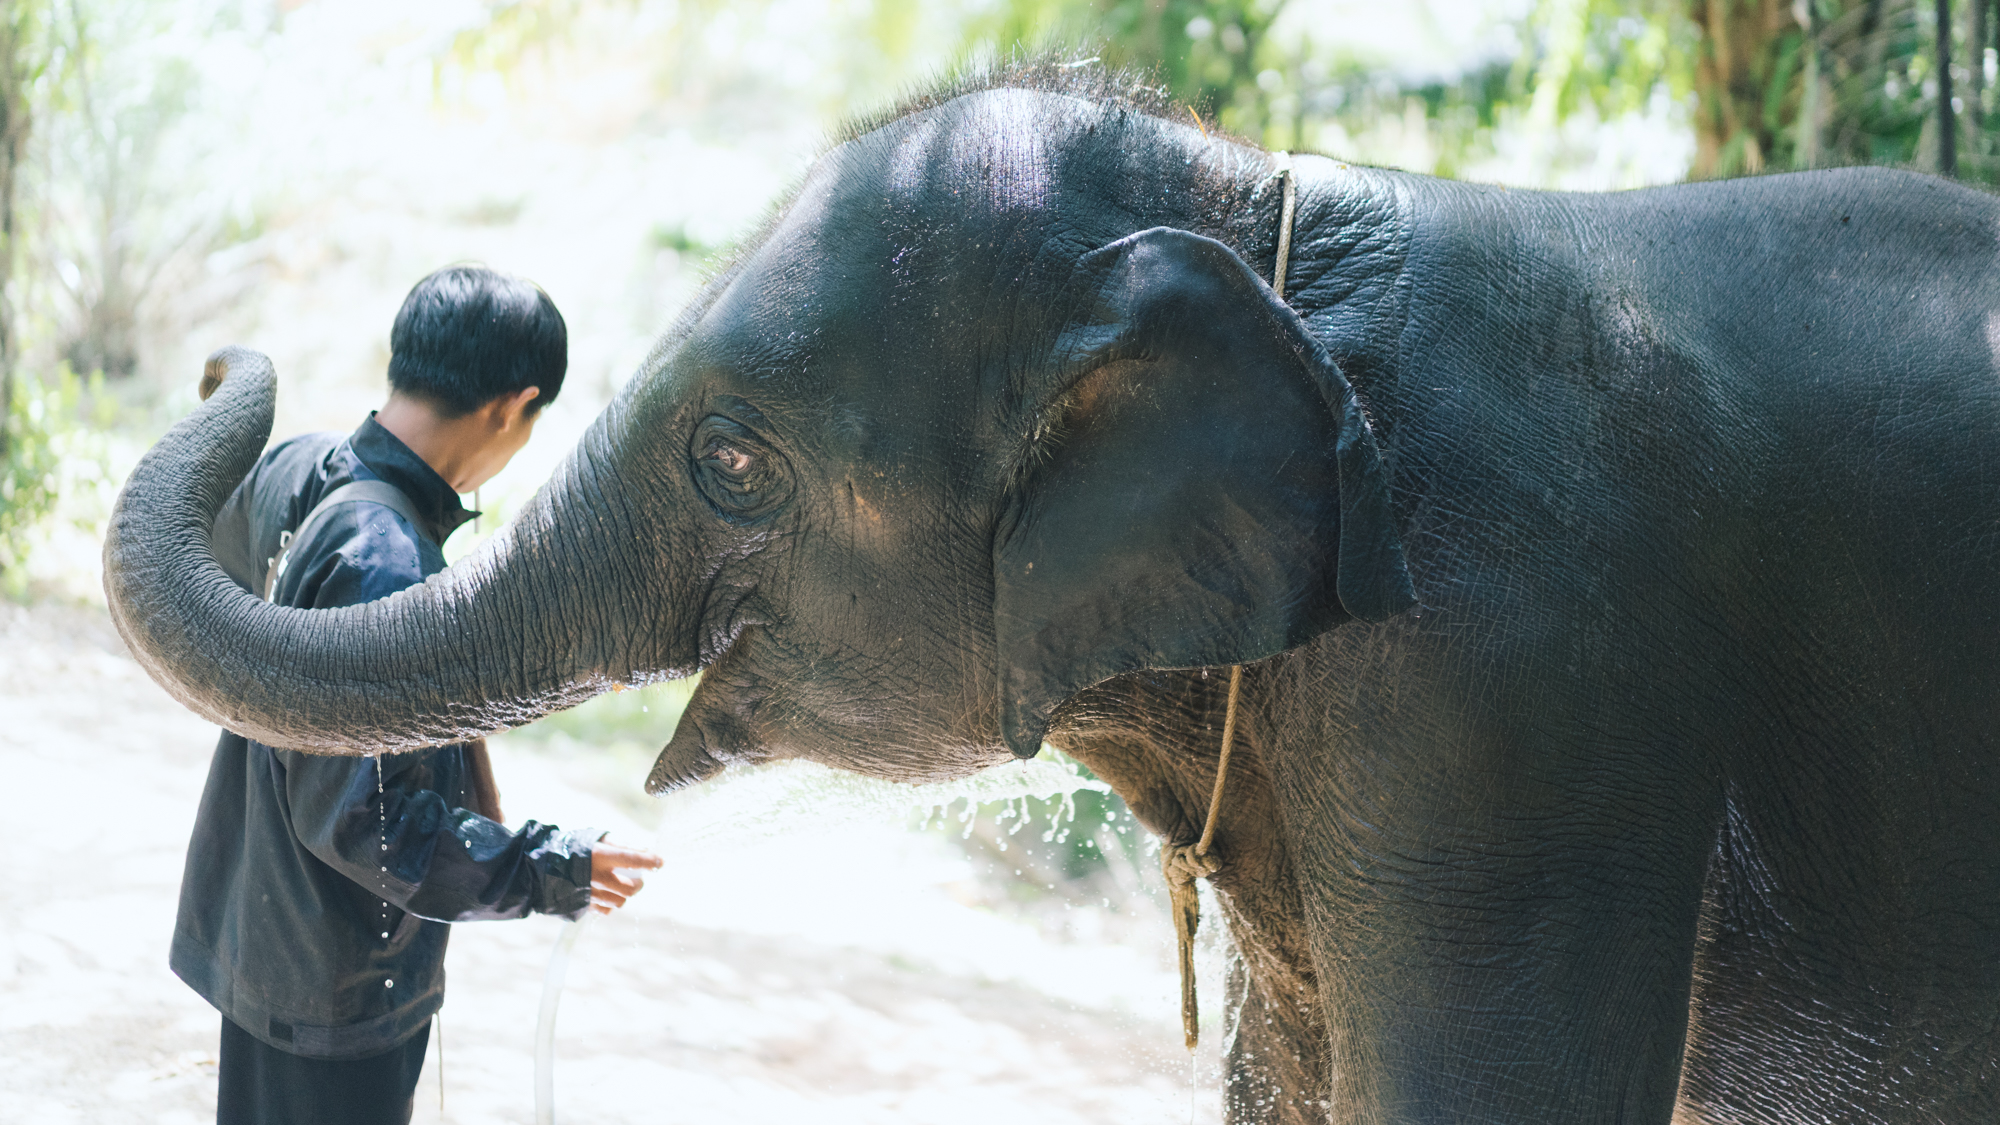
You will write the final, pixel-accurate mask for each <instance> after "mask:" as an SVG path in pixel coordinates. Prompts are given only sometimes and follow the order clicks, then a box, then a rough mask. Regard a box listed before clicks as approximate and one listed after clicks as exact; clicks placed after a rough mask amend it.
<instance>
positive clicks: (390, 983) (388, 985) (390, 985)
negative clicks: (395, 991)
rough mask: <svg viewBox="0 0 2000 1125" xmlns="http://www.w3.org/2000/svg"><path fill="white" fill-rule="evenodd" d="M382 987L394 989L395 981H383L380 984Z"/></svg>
mask: <svg viewBox="0 0 2000 1125" xmlns="http://www.w3.org/2000/svg"><path fill="white" fill-rule="evenodd" d="M382 987H383V988H394V987H396V982H395V981H393V980H385V981H383V982H382Z"/></svg>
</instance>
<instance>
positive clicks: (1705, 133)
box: [1688, 0, 1804, 179]
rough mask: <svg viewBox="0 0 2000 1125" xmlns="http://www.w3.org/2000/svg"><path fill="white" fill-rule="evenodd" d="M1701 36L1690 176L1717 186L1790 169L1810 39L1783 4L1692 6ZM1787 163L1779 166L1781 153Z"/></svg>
mask: <svg viewBox="0 0 2000 1125" xmlns="http://www.w3.org/2000/svg"><path fill="white" fill-rule="evenodd" d="M1688 16H1689V18H1691V19H1692V20H1694V22H1695V24H1696V25H1697V26H1699V27H1700V28H1701V46H1700V47H1699V48H1698V54H1697V56H1696V59H1695V76H1694V86H1695V115H1694V128H1695V157H1694V167H1693V168H1692V169H1691V170H1690V172H1689V175H1690V176H1691V177H1692V178H1694V179H1714V178H1717V177H1721V176H1735V175H1743V174H1755V173H1758V172H1762V171H1764V170H1765V168H1766V167H1769V166H1772V165H1773V164H1774V163H1775V164H1776V166H1778V167H1783V166H1786V165H1788V164H1789V163H1790V162H1791V161H1790V160H1789V156H1790V149H1791V147H1792V146H1791V143H1790V138H1788V137H1786V135H1785V133H1786V130H1787V128H1788V127H1790V126H1792V125H1794V124H1795V122H1796V119H1797V116H1798V101H1799V98H1798V92H1797V91H1796V90H1795V89H1793V88H1792V87H1793V86H1794V83H1793V81H1792V76H1793V75H1794V74H1795V73H1796V72H1797V69H1798V66H1799V63H1800V62H1801V61H1802V59H1801V58H1800V51H1799V47H1800V45H1801V43H1802V41H1803V39H1804V36H1803V35H1801V34H1800V31H1801V29H1800V28H1799V25H1798V21H1797V19H1796V18H1794V16H1793V14H1792V5H1791V4H1790V3H1787V2H1783V0H1690V3H1689V6H1688ZM1781 148H1782V149H1783V150H1784V157H1786V158H1785V159H1778V158H1779V156H1780V149H1781Z"/></svg>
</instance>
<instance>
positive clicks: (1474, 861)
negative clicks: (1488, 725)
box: [1272, 724, 1721, 1125]
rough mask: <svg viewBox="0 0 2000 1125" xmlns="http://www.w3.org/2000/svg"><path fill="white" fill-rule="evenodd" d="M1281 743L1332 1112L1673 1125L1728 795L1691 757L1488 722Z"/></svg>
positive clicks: (1284, 795) (1364, 1117)
mask: <svg viewBox="0 0 2000 1125" xmlns="http://www.w3.org/2000/svg"><path fill="white" fill-rule="evenodd" d="M1302 725H1303V724H1302ZM1272 757H1273V759H1274V761H1275V762H1276V763H1277V767H1278V768H1277V773H1278V793H1279V799H1280V803H1281V805H1282V807H1283V809H1284V813H1285V818H1286V820H1287V822H1288V823H1290V824H1291V825H1293V826H1294V827H1295V838H1296V839H1297V840H1298V841H1299V850H1300V854H1299V855H1298V864H1299V868H1300V870H1301V871H1302V872H1305V873H1307V874H1306V876H1305V878H1304V879H1303V882H1304V886H1305V894H1306V919H1307V926H1308V932H1309V934H1310V939H1311V943H1312V949H1313V954H1314V959H1315V961H1316V963H1317V965H1318V974H1319V985H1320V989H1321V992H1322V995H1323V998H1324V999H1323V1009H1324V1011H1325V1012H1326V1017H1327V1023H1328V1028H1329V1038H1330V1043H1331V1060H1330V1063H1331V1079H1332V1110H1331V1114H1330V1118H1331V1120H1332V1121H1335V1122H1341V1123H1350V1122H1352V1123H1360V1122H1366V1123H1369V1125H1378V1123H1379V1125H1390V1123H1393V1125H1423V1123H1433V1122H1434V1123H1438V1125H1443V1123H1445V1122H1465V1121H1478V1122H1482V1123H1484V1125H1501V1123H1509V1122H1518V1123H1521V1125H1530V1123H1532V1125H1567V1123H1574V1125H1601V1123H1603V1122H1611V1121H1616V1122H1624V1123H1628V1125H1667V1122H1668V1121H1669V1120H1670V1119H1671V1117H1672V1115H1673V1111H1674V1104H1675V1095H1676V1090H1677V1086H1678V1082H1679V1074H1680V1063H1681V1053H1682V1046H1683V1043H1684V1040H1685V1033H1686V1027H1687V1017H1688V997H1689V989H1690V976H1691V972H1692V963H1693V952H1694V943H1695V937H1696V929H1697V921H1698V918H1699V914H1700V904H1701V898H1702V887H1703V880H1704V876H1705V873H1706V870H1707V861H1708V859H1709V855H1710V853H1711V851H1712V848H1713V843H1714V840H1715V831H1716V822H1717V820H1718V818H1719V815H1720V804H1721V794H1720V786H1719V785H1716V786H1715V787H1714V788H1715V793H1714V794H1713V800H1711V799H1710V798H1709V794H1708V793H1707V792H1706V790H1705V789H1703V787H1702V785H1701V784H1700V783H1698V782H1697V783H1693V784H1690V782H1689V781H1688V778H1699V777H1701V774H1700V773H1699V772H1698V771H1690V769H1689V755H1686V754H1684V753H1682V752H1680V751H1678V750H1676V749H1675V748H1673V747H1671V746H1658V745H1654V746H1645V745H1643V744H1639V743H1631V744H1618V743H1581V742H1580V743H1578V744H1575V745H1562V744H1555V745H1551V744H1549V743H1546V742H1545V743H1540V744H1537V743H1534V742H1531V741H1528V740H1526V739H1521V740H1519V741H1515V740H1506V739H1503V740H1495V741H1488V740H1486V739H1482V738H1480V737H1478V736H1476V735H1472V736H1460V737H1457V738H1454V739H1453V740H1450V741H1448V742H1446V743H1443V744H1440V743H1438V742H1433V741H1428V740H1425V741H1421V742H1419V741H1418V740H1416V739H1411V740H1409V741H1408V742H1401V741H1398V740H1397V739H1395V738H1388V739H1384V740H1383V742H1382V743H1380V744H1377V745H1373V746H1370V745H1368V744H1366V743H1363V742H1361V741H1360V740H1358V739H1354V738H1352V737H1349V738H1347V739H1338V738H1330V739H1329V740H1328V741H1327V742H1326V743H1322V744H1320V745H1318V746H1293V747H1290V748H1289V752H1288V748H1282V747H1281V748H1280V749H1279V751H1278V752H1275V753H1274V754H1273V755H1272Z"/></svg>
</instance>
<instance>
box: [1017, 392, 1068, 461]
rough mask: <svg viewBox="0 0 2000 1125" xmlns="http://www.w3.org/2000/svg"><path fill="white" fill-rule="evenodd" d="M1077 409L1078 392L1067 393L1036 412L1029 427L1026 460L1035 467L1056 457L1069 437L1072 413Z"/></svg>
mask: <svg viewBox="0 0 2000 1125" xmlns="http://www.w3.org/2000/svg"><path fill="white" fill-rule="evenodd" d="M1075 408H1076V392H1074V391H1065V392H1064V393H1062V394H1060V395H1058V396H1056V397H1055V398H1054V399H1053V400H1051V401H1050V402H1049V404H1048V405H1047V406H1045V407H1043V408H1042V409H1040V410H1038V411H1036V412H1035V416H1034V418H1033V420H1032V421H1030V423H1029V425H1028V434H1027V438H1028V446H1027V449H1026V451H1025V452H1026V454H1027V458H1026V459H1028V460H1031V461H1032V462H1033V464H1034V465H1045V464H1047V463H1048V461H1049V458H1051V457H1053V456H1055V451H1056V448H1057V447H1058V446H1060V445H1062V443H1063V439H1064V438H1066V437H1068V436H1069V417H1070V411H1072V410H1074V409H1075ZM1031 467H1032V466H1031Z"/></svg>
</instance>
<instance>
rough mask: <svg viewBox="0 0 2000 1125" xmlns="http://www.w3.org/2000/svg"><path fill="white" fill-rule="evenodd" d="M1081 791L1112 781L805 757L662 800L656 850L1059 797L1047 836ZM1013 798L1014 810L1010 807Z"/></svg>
mask: <svg viewBox="0 0 2000 1125" xmlns="http://www.w3.org/2000/svg"><path fill="white" fill-rule="evenodd" d="M1079 790H1089V791H1091V792H1095V793H1109V792H1110V791H1111V787H1110V786H1108V785H1106V784H1104V783H1103V782H1101V781H1098V780H1096V779H1095V778H1091V777H1086V776H1084V774H1083V771H1082V770H1081V769H1080V768H1079V767H1078V766H1077V764H1076V763H1075V762H1073V761H1071V760H1069V759H1068V758H1067V757H1060V756H1055V755H1050V756H1046V757H1043V758H1036V759H1032V760H1029V761H1025V762H1020V763H1017V764H1012V765H1000V766H995V767H993V768H992V769H988V770H984V771H981V772H980V773H977V774H973V775H972V776H970V777H966V778H962V779H959V780H957V781H951V782H943V783H938V784H931V785H908V784H903V783H900V782H893V781H881V780H877V779H875V778H869V777H863V776H861V775H859V774H854V773H848V772H845V771H842V770H834V769H829V768H827V767H825V766H820V765H815V764H812V763H809V762H780V763H776V764H773V765H769V766H760V767H753V768H749V769H731V770H729V771H727V772H725V773H724V774H723V775H722V776H720V777H718V778H715V779H714V780H711V781H709V782H707V783H706V784H703V785H701V786H698V787H696V788H694V789H693V790H690V791H688V792H687V793H684V794H680V795H677V796H676V797H673V798H669V801H670V802H672V803H673V804H675V805H678V806H680V807H677V808H676V807H670V808H668V809H667V810H664V815H663V816H662V817H661V819H660V828H659V831H658V832H657V833H656V835H655V838H654V842H653V848H654V850H655V851H657V852H659V853H660V854H662V855H668V856H673V855H678V854H681V853H684V852H685V851H686V850H688V849H690V848H698V847H700V846H702V845H705V844H711V843H715V842H717V841H721V840H732V841H735V840H743V839H758V838H762V839H773V838H776V837H779V836H786V835H792V834H798V833H812V832H824V831H827V830H830V829H833V828H836V827H838V826H841V825H846V824H851V823H853V822H855V821H857V820H874V821H877V822H882V821H905V822H907V821H908V820H909V818H910V817H911V816H912V815H913V814H915V815H921V817H922V826H923V827H930V826H931V824H932V823H933V822H935V823H937V824H940V825H941V824H943V823H944V821H945V819H946V817H947V816H949V815H950V813H951V809H952V806H953V805H958V804H962V805H963V808H962V809H961V810H960V812H959V814H958V816H959V820H960V821H961V822H962V823H964V824H965V826H966V827H965V834H966V835H968V836H969V835H971V833H972V829H973V824H974V820H975V818H976V816H977V813H978V810H979V806H980V805H982V804H986V803H990V802H996V801H1004V802H1007V803H1008V804H1007V808H1006V809H1005V810H1004V811H1003V812H1002V814H1001V815H1002V817H1003V818H1006V817H1010V816H1011V817H1013V818H1015V820H1016V823H1015V825H1014V826H1013V828H1012V829H1011V830H1010V834H1012V833H1018V832H1019V831H1020V830H1021V829H1022V828H1025V827H1026V826H1027V823H1028V820H1029V817H1030V815H1031V814H1030V809H1029V806H1028V801H1029V800H1030V799H1037V798H1038V799H1042V800H1054V799H1056V798H1061V800H1062V802H1063V803H1062V806H1061V808H1060V810H1058V811H1057V812H1056V813H1055V814H1054V815H1053V816H1052V817H1051V824H1050V827H1049V830H1048V831H1047V832H1046V833H1044V834H1043V837H1042V839H1043V840H1044V841H1045V842H1046V841H1050V840H1054V839H1056V838H1057V836H1058V833H1059V826H1060V823H1061V821H1062V820H1063V819H1064V818H1065V817H1067V818H1068V819H1070V820H1074V819H1075V817H1076V804H1075V800H1074V796H1075V794H1076V793H1077V792H1078V791H1079ZM1017 803H1018V810H1017ZM588 917H589V914H588V913H586V914H584V915H583V916H582V917H580V918H578V919H577V920H576V921H574V922H570V923H568V924H566V925H565V926H563V928H562V932H561V933H560V934H559V935H558V936H557V938H556V942H555V947H554V948H553V949H551V950H550V951H549V963H548V968H547V970H546V971H545V972H544V973H543V976H542V1002H541V1009H540V1012H539V1015H538V1018H537V1020H536V1028H535V1122H536V1125H554V1121H555V1025H556V1010H557V1006H558V1004H559V1003H560V1001H561V999H562V987H563V979H564V977H565V976H567V975H568V972H569V960H570V951H571V950H572V949H574V948H575V946H576V939H577V937H578V936H579V934H580V932H581V930H582V927H583V920H584V918H588Z"/></svg>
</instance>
